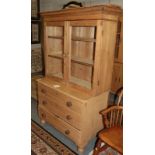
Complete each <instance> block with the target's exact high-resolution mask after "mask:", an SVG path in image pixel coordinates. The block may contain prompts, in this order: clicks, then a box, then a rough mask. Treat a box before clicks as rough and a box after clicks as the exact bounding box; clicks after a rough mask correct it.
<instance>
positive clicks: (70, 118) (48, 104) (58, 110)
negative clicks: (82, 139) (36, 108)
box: [39, 95, 82, 129]
mask: <svg viewBox="0 0 155 155" xmlns="http://www.w3.org/2000/svg"><path fill="white" fill-rule="evenodd" d="M39 105H40V106H41V107H44V108H45V109H47V111H49V112H52V113H54V114H55V115H57V116H59V117H60V118H61V119H63V120H64V121H66V122H67V123H69V124H71V125H72V126H74V127H75V128H77V129H81V124H82V119H81V114H80V113H77V112H75V111H73V110H71V109H69V108H67V107H66V106H65V105H63V104H61V103H60V102H58V101H57V100H56V99H55V98H54V97H52V98H50V99H49V97H47V96H43V95H40V96H39Z"/></svg>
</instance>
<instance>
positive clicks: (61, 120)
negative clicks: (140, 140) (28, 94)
mask: <svg viewBox="0 0 155 155" xmlns="http://www.w3.org/2000/svg"><path fill="white" fill-rule="evenodd" d="M64 90H65V91H64ZM38 98H39V107H38V110H39V117H40V119H41V121H42V123H45V122H47V123H49V124H50V125H52V126H53V127H55V128H56V129H57V130H59V131H60V132H62V133H63V134H65V135H66V136H67V137H68V138H70V139H71V140H72V141H74V142H75V143H76V144H77V146H78V149H79V151H83V149H84V147H85V146H86V145H87V143H88V142H89V141H90V140H91V138H93V137H94V136H95V135H96V132H98V131H99V130H100V129H102V128H103V126H102V120H101V116H99V111H100V110H102V109H104V108H106V106H107V100H108V92H105V93H103V94H101V95H99V96H95V97H91V96H89V95H87V94H84V93H83V92H81V91H78V90H77V89H74V88H70V87H68V86H67V85H65V84H64V83H61V82H57V81H55V80H52V79H51V78H48V77H46V78H43V79H39V80H38ZM94 105H95V106H94Z"/></svg>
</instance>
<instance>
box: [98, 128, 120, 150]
mask: <svg viewBox="0 0 155 155" xmlns="http://www.w3.org/2000/svg"><path fill="white" fill-rule="evenodd" d="M99 138H100V139H101V140H102V141H103V142H105V143H106V144H108V145H109V146H111V147H112V148H114V149H116V150H117V151H118V152H120V153H123V128H121V127H112V128H109V129H103V130H102V131H100V132H99Z"/></svg>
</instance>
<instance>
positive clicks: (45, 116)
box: [38, 106, 81, 143]
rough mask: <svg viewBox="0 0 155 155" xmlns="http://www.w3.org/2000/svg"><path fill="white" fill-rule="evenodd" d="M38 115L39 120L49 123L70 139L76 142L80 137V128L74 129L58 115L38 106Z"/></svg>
mask: <svg viewBox="0 0 155 155" xmlns="http://www.w3.org/2000/svg"><path fill="white" fill-rule="evenodd" d="M38 109H39V117H40V119H41V120H45V122H47V123H49V124H51V125H52V126H53V127H55V128H56V129H57V130H59V131H60V132H62V133H63V134H64V135H66V136H67V137H69V138H70V139H72V140H73V141H74V142H76V143H78V142H79V140H80V138H81V132H80V130H77V129H75V128H74V127H72V126H71V125H69V124H68V123H66V122H65V121H63V120H62V119H60V118H59V116H57V115H54V114H53V113H49V112H47V111H46V110H45V109H44V108H42V107H40V106H39V108H38Z"/></svg>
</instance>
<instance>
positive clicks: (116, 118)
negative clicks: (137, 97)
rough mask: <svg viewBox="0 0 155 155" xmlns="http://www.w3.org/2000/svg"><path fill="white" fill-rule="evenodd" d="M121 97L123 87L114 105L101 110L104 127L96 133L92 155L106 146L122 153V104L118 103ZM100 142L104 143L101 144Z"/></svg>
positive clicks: (96, 154) (95, 154)
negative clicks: (96, 137)
mask: <svg viewBox="0 0 155 155" xmlns="http://www.w3.org/2000/svg"><path fill="white" fill-rule="evenodd" d="M122 97H123V89H121V90H120V91H119V92H118V100H117V103H116V105H114V106H111V107H109V108H107V109H105V110H102V111H101V112H100V114H101V115H102V117H103V124H104V127H105V128H104V129H103V130H101V131H100V132H99V134H98V140H97V143H96V146H95V149H94V153H93V155H98V154H99V153H100V152H102V151H104V150H106V149H107V148H108V147H111V148H113V149H114V150H116V151H117V152H119V153H120V154H123V106H122V105H120V103H121V99H122ZM102 142H103V143H104V144H105V145H102Z"/></svg>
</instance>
